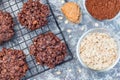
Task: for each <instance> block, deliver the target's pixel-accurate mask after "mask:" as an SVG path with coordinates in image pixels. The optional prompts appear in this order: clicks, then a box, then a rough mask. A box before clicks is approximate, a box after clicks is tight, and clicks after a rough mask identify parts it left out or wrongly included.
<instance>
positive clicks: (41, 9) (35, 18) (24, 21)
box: [18, 0, 50, 30]
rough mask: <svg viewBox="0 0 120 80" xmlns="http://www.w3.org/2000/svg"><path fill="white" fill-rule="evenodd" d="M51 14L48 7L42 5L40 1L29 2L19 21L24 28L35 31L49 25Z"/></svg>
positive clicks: (19, 16) (24, 5)
mask: <svg viewBox="0 0 120 80" xmlns="http://www.w3.org/2000/svg"><path fill="white" fill-rule="evenodd" d="M49 13H50V10H49V8H48V6H47V5H45V4H41V3H40V2H39V0H28V2H26V3H24V4H23V8H22V10H21V12H19V13H18V20H19V22H20V23H21V25H22V26H26V27H27V28H28V29H30V30H35V29H38V28H41V27H42V26H44V25H46V24H47V22H48V21H47V16H48V15H49Z"/></svg>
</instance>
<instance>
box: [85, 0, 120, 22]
mask: <svg viewBox="0 0 120 80" xmlns="http://www.w3.org/2000/svg"><path fill="white" fill-rule="evenodd" d="M85 2H86V0H83V7H84V9H85V11H86V12H87V14H88V15H89V16H90V17H92V18H93V19H95V20H98V19H96V18H94V17H93V16H92V15H91V14H90V13H89V11H88V10H87V8H86V5H85ZM118 16H120V11H119V12H118V14H117V15H116V16H115V17H114V18H112V19H105V20H98V21H112V20H115V19H116V18H117V17H118Z"/></svg>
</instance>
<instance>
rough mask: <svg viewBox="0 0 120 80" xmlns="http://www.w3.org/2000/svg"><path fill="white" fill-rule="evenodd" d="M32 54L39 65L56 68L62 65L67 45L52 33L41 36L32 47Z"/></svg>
mask: <svg viewBox="0 0 120 80" xmlns="http://www.w3.org/2000/svg"><path fill="white" fill-rule="evenodd" d="M30 54H33V55H34V56H35V58H36V60H37V62H38V63H40V64H42V65H47V66H48V67H49V68H54V67H55V65H57V64H59V63H61V62H62V61H63V60H64V58H65V56H66V54H67V51H66V45H65V43H63V42H61V40H60V39H59V38H58V37H57V36H56V35H54V34H53V33H52V32H47V33H45V34H41V35H39V36H38V37H37V38H35V39H34V42H33V44H32V45H31V46H30Z"/></svg>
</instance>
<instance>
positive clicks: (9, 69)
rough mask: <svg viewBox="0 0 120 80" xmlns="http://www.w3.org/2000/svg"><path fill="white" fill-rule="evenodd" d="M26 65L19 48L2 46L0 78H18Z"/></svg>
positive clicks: (25, 68) (3, 79)
mask: <svg viewBox="0 0 120 80" xmlns="http://www.w3.org/2000/svg"><path fill="white" fill-rule="evenodd" d="M27 69H28V66H27V64H26V62H25V55H24V54H23V52H22V51H21V50H12V49H6V48H3V49H2V51H0V80H20V78H22V77H23V76H24V75H25V73H26V71H27Z"/></svg>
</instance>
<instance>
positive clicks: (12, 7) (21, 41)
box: [0, 0, 73, 80]
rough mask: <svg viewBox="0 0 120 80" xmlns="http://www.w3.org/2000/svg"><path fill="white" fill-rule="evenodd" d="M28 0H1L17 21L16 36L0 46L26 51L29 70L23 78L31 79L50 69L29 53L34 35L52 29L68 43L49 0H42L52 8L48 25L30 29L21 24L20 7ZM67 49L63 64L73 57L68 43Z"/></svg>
mask: <svg viewBox="0 0 120 80" xmlns="http://www.w3.org/2000/svg"><path fill="white" fill-rule="evenodd" d="M26 1H27V0H0V9H1V10H3V11H7V12H10V13H11V15H12V16H13V18H14V23H15V26H14V30H15V35H14V37H13V38H12V39H11V40H10V41H8V42H6V43H4V44H2V45H1V46H0V49H2V48H3V47H6V48H12V49H19V50H23V51H24V53H25V55H26V62H27V64H28V66H29V70H28V71H27V72H26V75H25V76H24V77H23V78H22V80H26V79H29V78H31V77H33V76H35V75H38V74H40V73H43V72H45V71H47V70H49V68H48V67H46V66H41V65H38V64H36V61H35V58H34V57H33V56H31V55H30V54H29V46H30V45H31V44H32V40H33V38H34V37H36V36H37V35H39V34H43V33H45V32H48V31H52V32H53V33H54V34H55V35H57V36H58V37H59V38H60V39H61V40H62V41H64V42H65V43H66V40H65V38H64V35H63V33H62V31H61V29H60V27H59V25H58V22H57V20H56V18H55V15H54V13H53V11H52V8H51V6H50V3H49V1H48V0H41V1H42V3H44V4H48V6H49V8H50V10H51V13H50V15H49V17H48V25H46V26H44V27H42V28H40V29H37V30H35V31H30V30H28V29H26V28H25V27H23V26H21V25H20V24H19V22H18V20H17V14H18V12H19V11H20V9H21V8H22V5H23V3H25V2H26ZM66 45H67V43H66ZM67 50H68V55H67V57H66V58H65V60H64V61H63V62H62V63H61V64H63V63H65V62H67V61H70V60H72V58H73V56H72V54H71V51H70V49H69V48H68V45H67ZM59 65H60V64H59Z"/></svg>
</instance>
